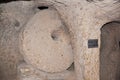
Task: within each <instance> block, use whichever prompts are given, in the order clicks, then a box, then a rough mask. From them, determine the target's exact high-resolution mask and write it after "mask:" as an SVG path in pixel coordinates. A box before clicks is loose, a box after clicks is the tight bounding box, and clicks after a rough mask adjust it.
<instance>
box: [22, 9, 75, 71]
mask: <svg viewBox="0 0 120 80" xmlns="http://www.w3.org/2000/svg"><path fill="white" fill-rule="evenodd" d="M21 46H22V49H21V50H22V51H23V52H22V54H23V56H24V59H25V60H26V61H27V63H29V64H31V65H32V66H34V67H35V68H37V69H40V70H42V71H46V72H61V71H64V70H66V69H67V68H68V67H69V66H70V65H71V64H72V63H73V53H72V47H71V43H70V36H69V33H68V32H67V28H65V26H64V25H63V24H62V22H61V21H60V19H59V17H58V15H57V13H56V12H55V11H54V10H43V11H40V12H38V13H37V14H36V15H35V16H34V17H33V18H32V19H31V20H30V21H29V22H28V23H27V25H26V26H25V27H24V30H23V32H22V39H21Z"/></svg>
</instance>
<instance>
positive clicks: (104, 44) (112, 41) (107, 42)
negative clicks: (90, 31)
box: [100, 21, 120, 80]
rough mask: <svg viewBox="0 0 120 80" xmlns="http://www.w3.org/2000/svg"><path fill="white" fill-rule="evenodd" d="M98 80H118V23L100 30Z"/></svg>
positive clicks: (104, 26)
mask: <svg viewBox="0 0 120 80" xmlns="http://www.w3.org/2000/svg"><path fill="white" fill-rule="evenodd" d="M100 80H120V22H116V21H114V22H110V23H107V24H105V25H103V27H102V28H101V49H100Z"/></svg>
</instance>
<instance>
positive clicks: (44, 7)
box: [38, 6, 49, 10]
mask: <svg viewBox="0 0 120 80" xmlns="http://www.w3.org/2000/svg"><path fill="white" fill-rule="evenodd" d="M48 8H49V7H48V6H39V7H38V9H40V10H45V9H48Z"/></svg>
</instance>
